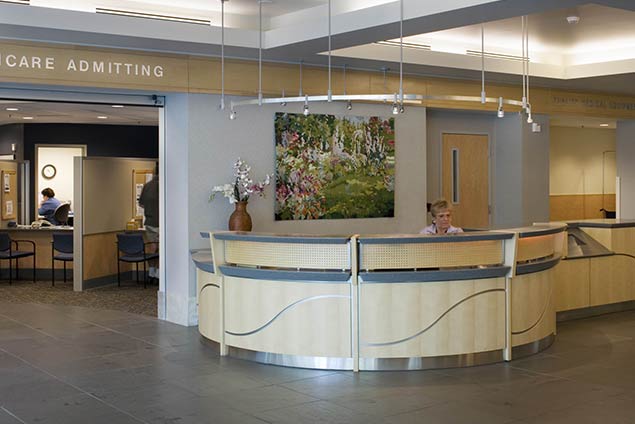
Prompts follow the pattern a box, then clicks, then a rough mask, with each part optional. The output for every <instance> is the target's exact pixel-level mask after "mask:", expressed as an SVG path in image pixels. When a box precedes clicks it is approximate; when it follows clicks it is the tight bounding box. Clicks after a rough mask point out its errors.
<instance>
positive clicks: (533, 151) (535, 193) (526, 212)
mask: <svg viewBox="0 0 635 424" xmlns="http://www.w3.org/2000/svg"><path fill="white" fill-rule="evenodd" d="M533 119H534V123H537V124H539V125H540V127H541V131H540V132H533V131H532V125H531V124H527V122H526V121H525V120H524V119H523V120H522V123H523V130H522V140H523V141H522V142H523V153H522V164H523V222H522V224H524V225H530V224H533V223H534V222H548V221H549V116H547V115H535V116H534V117H533Z"/></svg>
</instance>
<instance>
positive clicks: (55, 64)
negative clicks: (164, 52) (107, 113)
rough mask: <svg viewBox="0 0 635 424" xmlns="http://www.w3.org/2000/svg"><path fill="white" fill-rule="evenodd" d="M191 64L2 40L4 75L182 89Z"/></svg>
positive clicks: (173, 59)
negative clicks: (6, 42) (12, 42)
mask: <svg viewBox="0 0 635 424" xmlns="http://www.w3.org/2000/svg"><path fill="white" fill-rule="evenodd" d="M187 68H188V61H187V59H185V60H184V59H183V58H176V57H167V56H165V57H164V56H155V55H146V54H130V53H121V52H118V51H109V50H103V51H100V50H88V49H69V48H61V47H39V46H38V47H36V46H23V45H13V44H0V79H20V80H29V79H35V80H43V82H46V81H47V80H55V81H64V80H66V81H68V82H70V81H73V82H75V83H80V84H82V83H84V84H86V83H92V84H94V85H97V86H101V85H106V86H130V85H132V86H136V87H139V88H148V87H152V86H155V87H164V88H170V87H171V88H173V89H179V88H181V87H187V75H188V72H187Z"/></svg>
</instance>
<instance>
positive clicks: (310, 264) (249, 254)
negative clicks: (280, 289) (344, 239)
mask: <svg viewBox="0 0 635 424" xmlns="http://www.w3.org/2000/svg"><path fill="white" fill-rule="evenodd" d="M225 261H226V262H227V263H230V264H236V265H246V266H266V267H272V268H273V267H278V268H301V269H350V268H351V265H350V258H349V245H348V244H311V243H306V244H303V243H267V242H252V241H238V240H227V241H226V242H225Z"/></svg>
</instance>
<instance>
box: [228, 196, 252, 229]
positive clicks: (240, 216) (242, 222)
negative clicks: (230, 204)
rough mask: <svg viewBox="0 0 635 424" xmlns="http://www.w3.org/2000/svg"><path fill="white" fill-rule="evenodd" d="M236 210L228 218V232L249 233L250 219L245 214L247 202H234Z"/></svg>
mask: <svg viewBox="0 0 635 424" xmlns="http://www.w3.org/2000/svg"><path fill="white" fill-rule="evenodd" d="M235 205H236V209H235V210H234V212H232V214H231V215H230V216H229V230H230V231H251V217H250V216H249V214H248V213H247V202H236V203H235Z"/></svg>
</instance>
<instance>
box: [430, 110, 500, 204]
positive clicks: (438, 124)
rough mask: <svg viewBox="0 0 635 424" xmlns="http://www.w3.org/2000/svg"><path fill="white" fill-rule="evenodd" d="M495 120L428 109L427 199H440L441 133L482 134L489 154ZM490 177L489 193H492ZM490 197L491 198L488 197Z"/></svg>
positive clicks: (483, 114)
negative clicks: (487, 142)
mask: <svg viewBox="0 0 635 424" xmlns="http://www.w3.org/2000/svg"><path fill="white" fill-rule="evenodd" d="M494 123H495V118H494V117H493V116H492V115H491V114H486V113H475V112H463V111H454V110H438V109H437V110H433V109H428V114H427V130H426V132H427V135H428V140H427V152H428V167H427V168H428V169H427V173H426V175H427V179H428V199H430V201H432V200H434V199H437V198H439V197H441V142H442V137H441V136H442V134H443V133H454V134H484V135H487V136H488V137H489V141H490V152H491V151H492V150H493V146H494V141H495V131H494V127H495V126H494ZM491 185H492V178H491V175H490V192H492V187H491ZM490 197H491V196H490Z"/></svg>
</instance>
